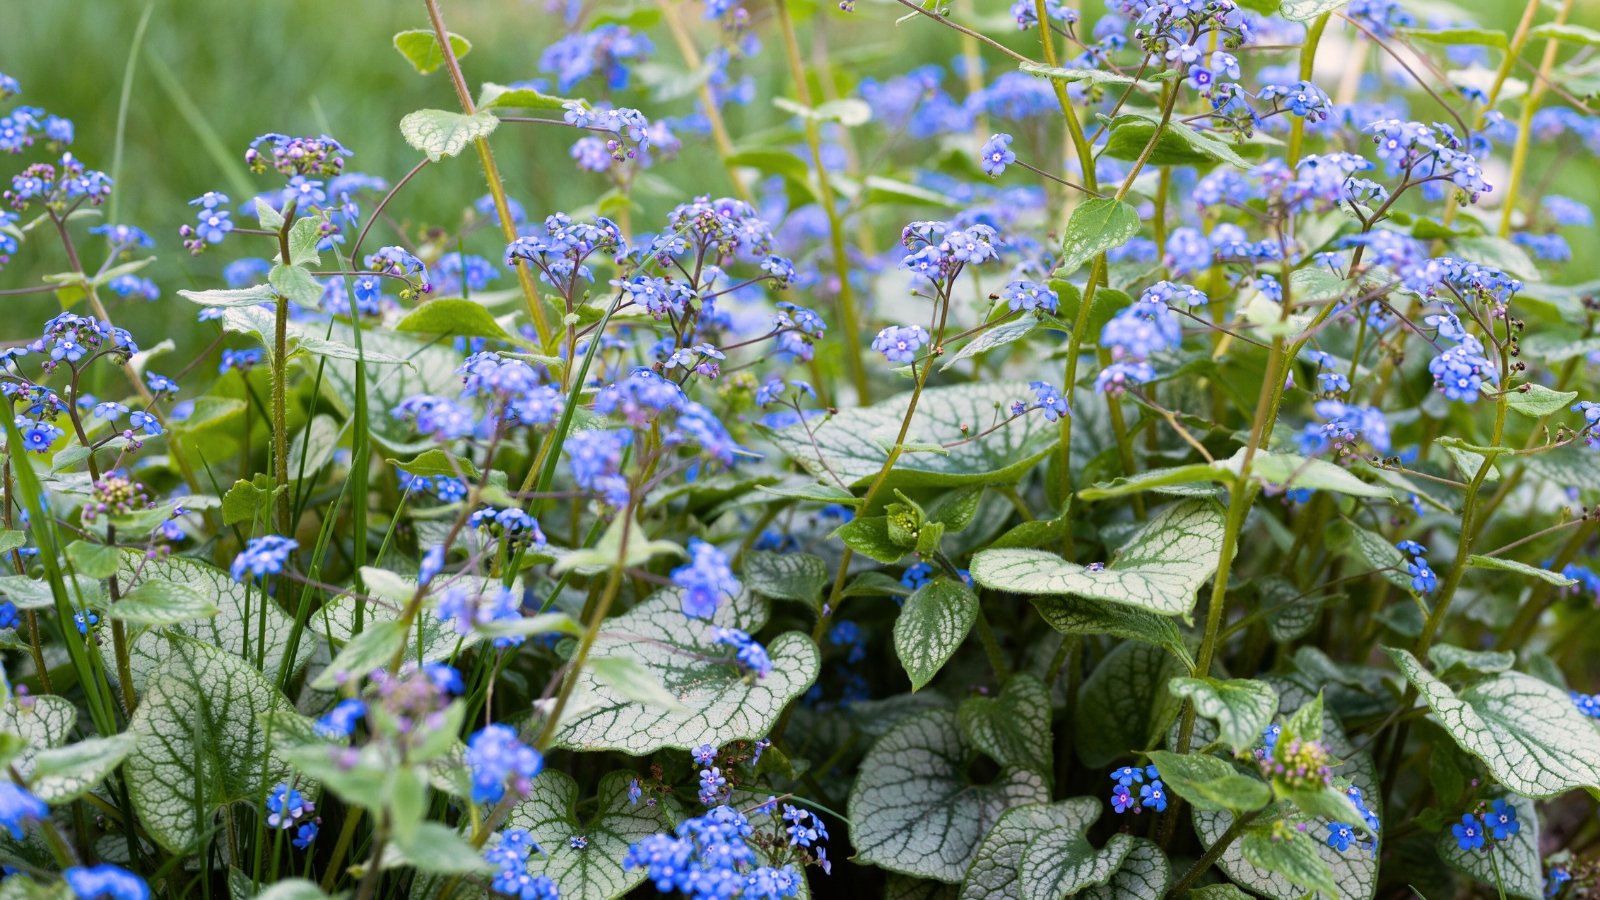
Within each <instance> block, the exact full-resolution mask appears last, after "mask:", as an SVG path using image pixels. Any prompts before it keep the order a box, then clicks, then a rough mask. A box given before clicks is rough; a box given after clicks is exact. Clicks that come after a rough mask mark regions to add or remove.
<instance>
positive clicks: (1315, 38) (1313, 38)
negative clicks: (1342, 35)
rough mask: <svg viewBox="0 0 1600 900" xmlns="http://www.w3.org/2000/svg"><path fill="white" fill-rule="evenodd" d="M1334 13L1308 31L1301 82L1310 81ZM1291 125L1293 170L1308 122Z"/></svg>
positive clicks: (1301, 120) (1298, 120) (1297, 120)
mask: <svg viewBox="0 0 1600 900" xmlns="http://www.w3.org/2000/svg"><path fill="white" fill-rule="evenodd" d="M1332 15H1333V14H1332V13H1323V14H1322V15H1320V16H1317V18H1316V19H1315V20H1314V21H1313V22H1312V23H1311V27H1310V28H1308V29H1306V39H1305V41H1304V42H1303V43H1302V44H1301V45H1300V80H1301V81H1310V80H1311V70H1312V64H1313V63H1314V62H1315V61H1316V58H1317V44H1319V43H1321V41H1322V32H1323V30H1324V29H1326V28H1327V27H1328V19H1329V17H1330V16H1332ZM1291 118H1292V121H1290V123H1289V160H1288V162H1289V168H1290V170H1293V169H1294V167H1295V166H1297V165H1299V164H1300V147H1301V145H1302V144H1303V143H1304V141H1305V136H1306V120H1305V119H1304V118H1303V117H1301V116H1293V117H1291Z"/></svg>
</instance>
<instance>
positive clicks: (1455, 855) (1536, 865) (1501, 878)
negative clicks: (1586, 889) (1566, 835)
mask: <svg viewBox="0 0 1600 900" xmlns="http://www.w3.org/2000/svg"><path fill="white" fill-rule="evenodd" d="M1499 799H1503V800H1504V801H1505V802H1506V803H1508V804H1510V805H1511V807H1512V808H1513V809H1515V810H1516V811H1517V822H1518V824H1519V825H1520V826H1521V827H1519V828H1518V829H1517V833H1516V834H1513V835H1511V836H1509V837H1507V838H1506V839H1505V840H1503V841H1495V840H1491V841H1490V844H1491V846H1492V847H1493V849H1492V850H1490V851H1487V852H1485V851H1482V850H1463V849H1461V844H1460V843H1459V842H1458V841H1457V840H1456V838H1455V835H1454V834H1451V832H1450V829H1448V828H1446V829H1444V830H1443V831H1442V832H1440V833H1439V838H1438V840H1437V841H1436V842H1435V844H1434V846H1435V848H1436V850H1437V852H1438V854H1439V858H1440V859H1442V860H1444V861H1445V863H1446V864H1447V865H1449V866H1450V868H1452V869H1455V870H1456V871H1458V872H1461V873H1462V874H1464V875H1466V876H1468V877H1470V878H1472V879H1473V880H1475V881H1478V882H1480V883H1482V884H1485V885H1489V886H1494V885H1497V884H1503V885H1504V886H1505V891H1506V896H1508V897H1522V898H1525V900H1543V898H1544V897H1545V892H1544V866H1543V864H1542V863H1541V862H1540V857H1539V811H1538V809H1537V808H1536V807H1535V806H1534V805H1533V801H1532V800H1529V799H1528V798H1526V797H1518V796H1517V795H1515V794H1507V795H1506V796H1504V797H1502V798H1499ZM1487 805H1488V804H1487V802H1486V803H1485V806H1487ZM1484 815H1485V816H1487V815H1490V812H1489V811H1488V809H1485V811H1484ZM1458 821H1459V820H1458ZM1491 855H1492V856H1493V857H1494V858H1495V859H1498V861H1499V869H1500V871H1499V873H1498V874H1496V872H1495V865H1494V861H1493V860H1491Z"/></svg>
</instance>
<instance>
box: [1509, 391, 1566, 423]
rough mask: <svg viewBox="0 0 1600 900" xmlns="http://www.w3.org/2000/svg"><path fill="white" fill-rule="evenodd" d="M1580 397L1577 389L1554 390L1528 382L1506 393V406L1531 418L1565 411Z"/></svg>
mask: <svg viewBox="0 0 1600 900" xmlns="http://www.w3.org/2000/svg"><path fill="white" fill-rule="evenodd" d="M1577 399H1578V392H1577V391H1553V390H1551V389H1550V388H1547V387H1545V386H1544V385H1542V384H1533V383H1531V382H1530V383H1528V384H1524V385H1521V386H1520V387H1515V388H1512V389H1511V390H1510V391H1508V392H1507V393H1506V406H1507V407H1508V408H1510V409H1511V411H1512V412H1517V413H1521V414H1522V415H1525V416H1527V417H1528V418H1530V419H1539V418H1543V417H1544V416H1548V415H1551V414H1552V413H1558V412H1564V411H1566V410H1567V409H1568V408H1569V407H1571V406H1572V402H1573V401H1574V400H1577Z"/></svg>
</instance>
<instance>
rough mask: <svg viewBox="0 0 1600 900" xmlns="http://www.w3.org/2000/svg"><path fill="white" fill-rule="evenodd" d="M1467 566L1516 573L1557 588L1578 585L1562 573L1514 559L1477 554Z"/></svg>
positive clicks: (1470, 558) (1468, 560) (1469, 558)
mask: <svg viewBox="0 0 1600 900" xmlns="http://www.w3.org/2000/svg"><path fill="white" fill-rule="evenodd" d="M1467 566H1468V567H1469V568H1473V569H1494V570H1496V571H1500V572H1514V573H1516V574H1518V575H1523V576H1526V577H1528V578H1536V579H1538V580H1539V581H1544V582H1547V583H1549V584H1553V585H1555V586H1556V587H1571V586H1572V585H1574V584H1577V583H1578V580H1577V579H1576V578H1568V577H1567V576H1565V575H1563V574H1561V573H1560V572H1552V571H1550V570H1549V569H1541V568H1539V567H1538V566H1530V565H1528V564H1527V563H1520V562H1517V561H1516V560H1514V559H1501V558H1500V557H1498V556H1481V555H1479V554H1477V553H1474V554H1472V555H1471V556H1468V557H1467Z"/></svg>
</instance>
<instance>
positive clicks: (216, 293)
mask: <svg viewBox="0 0 1600 900" xmlns="http://www.w3.org/2000/svg"><path fill="white" fill-rule="evenodd" d="M178 296H180V297H182V298H183V299H185V300H188V301H190V302H191V303H198V304H200V305H201V306H220V307H230V306H260V305H261V304H263V303H269V302H271V301H272V299H273V298H274V297H276V296H277V294H276V293H275V292H274V291H273V290H272V286H271V285H268V284H258V285H256V286H255V287H247V288H239V289H237V290H224V289H217V290H212V291H178Z"/></svg>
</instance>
